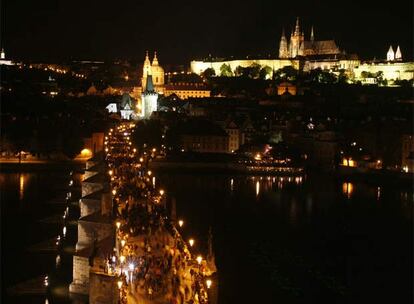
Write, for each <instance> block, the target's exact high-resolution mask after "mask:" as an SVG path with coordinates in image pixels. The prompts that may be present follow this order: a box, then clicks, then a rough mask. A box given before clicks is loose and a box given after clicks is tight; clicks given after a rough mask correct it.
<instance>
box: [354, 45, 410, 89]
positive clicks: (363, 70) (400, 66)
mask: <svg viewBox="0 0 414 304" xmlns="http://www.w3.org/2000/svg"><path fill="white" fill-rule="evenodd" d="M353 72H354V76H355V79H356V80H360V81H361V82H362V83H368V84H369V83H375V82H376V79H375V75H377V73H379V72H382V74H383V75H382V77H383V79H384V80H387V81H389V82H390V83H388V85H389V84H393V82H394V81H395V80H410V79H413V78H414V62H403V57H402V53H401V50H400V46H398V47H397V50H396V52H395V53H394V50H393V48H392V46H391V45H390V47H389V49H388V52H387V54H386V60H383V61H371V62H365V63H363V64H360V65H359V66H358V67H355V68H354V70H353Z"/></svg>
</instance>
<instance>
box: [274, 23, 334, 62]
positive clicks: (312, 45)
mask: <svg viewBox="0 0 414 304" xmlns="http://www.w3.org/2000/svg"><path fill="white" fill-rule="evenodd" d="M340 53H341V51H340V50H339V48H338V46H337V45H336V43H335V41H334V40H320V41H316V40H315V35H314V33H313V27H312V29H311V33H310V40H309V41H306V40H305V34H304V32H303V31H301V29H300V26H299V17H298V18H297V19H296V26H295V30H294V31H292V32H291V34H290V39H289V41H288V40H287V39H286V36H285V31H284V30H283V31H282V37H281V38H280V44H279V58H281V59H287V58H296V57H298V56H314V55H328V56H329V55H338V54H340Z"/></svg>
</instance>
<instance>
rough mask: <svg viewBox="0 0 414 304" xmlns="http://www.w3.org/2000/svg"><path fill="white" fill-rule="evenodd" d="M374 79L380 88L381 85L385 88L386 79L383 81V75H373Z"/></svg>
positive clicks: (380, 73) (379, 73)
mask: <svg viewBox="0 0 414 304" xmlns="http://www.w3.org/2000/svg"><path fill="white" fill-rule="evenodd" d="M374 78H375V82H376V83H377V84H378V85H380V86H381V85H383V86H386V85H387V83H388V81H387V79H384V73H383V72H382V71H379V72H377V73H375V74H374Z"/></svg>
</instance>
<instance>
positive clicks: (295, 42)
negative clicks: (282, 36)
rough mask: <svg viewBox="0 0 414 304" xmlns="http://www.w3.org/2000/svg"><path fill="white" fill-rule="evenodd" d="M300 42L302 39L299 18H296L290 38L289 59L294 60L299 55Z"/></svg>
mask: <svg viewBox="0 0 414 304" xmlns="http://www.w3.org/2000/svg"><path fill="white" fill-rule="evenodd" d="M302 40H303V37H302V35H301V32H300V26H299V17H297V18H296V25H295V31H294V32H293V34H292V35H291V38H290V49H291V52H290V57H291V58H295V57H296V56H298V55H299V48H300V44H301V42H302Z"/></svg>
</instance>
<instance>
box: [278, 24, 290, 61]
mask: <svg viewBox="0 0 414 304" xmlns="http://www.w3.org/2000/svg"><path fill="white" fill-rule="evenodd" d="M288 57H289V54H288V45H287V40H286V36H285V29H284V28H283V29H282V36H281V37H280V43H279V58H288Z"/></svg>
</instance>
